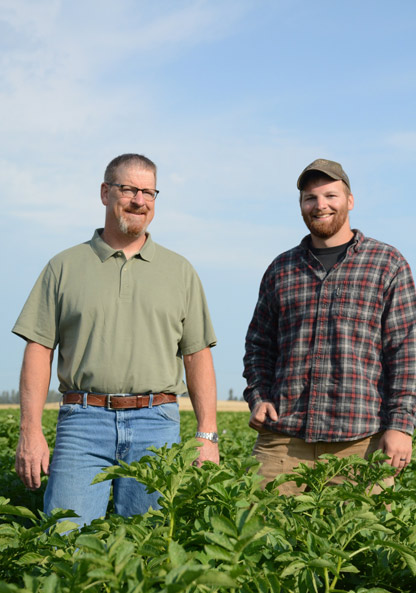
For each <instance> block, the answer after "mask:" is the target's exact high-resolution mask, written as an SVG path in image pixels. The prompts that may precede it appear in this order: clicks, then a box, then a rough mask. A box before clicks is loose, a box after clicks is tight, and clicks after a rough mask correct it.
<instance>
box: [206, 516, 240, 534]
mask: <svg viewBox="0 0 416 593" xmlns="http://www.w3.org/2000/svg"><path fill="white" fill-rule="evenodd" d="M211 524H212V526H213V527H214V529H215V530H217V531H221V532H222V533H225V534H227V535H231V536H233V537H237V535H238V531H237V527H236V526H235V525H234V523H232V521H230V519H228V517H223V516H218V515H215V516H214V517H211Z"/></svg>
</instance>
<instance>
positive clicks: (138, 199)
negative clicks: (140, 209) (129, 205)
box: [132, 189, 146, 206]
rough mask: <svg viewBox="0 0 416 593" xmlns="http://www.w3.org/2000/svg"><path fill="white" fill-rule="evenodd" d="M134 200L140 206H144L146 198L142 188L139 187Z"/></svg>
mask: <svg viewBox="0 0 416 593" xmlns="http://www.w3.org/2000/svg"><path fill="white" fill-rule="evenodd" d="M132 202H135V203H136V204H137V205H138V206H144V205H145V204H146V200H145V199H144V194H143V192H142V190H141V189H139V190H138V192H137V194H136V195H135V196H134V198H132Z"/></svg>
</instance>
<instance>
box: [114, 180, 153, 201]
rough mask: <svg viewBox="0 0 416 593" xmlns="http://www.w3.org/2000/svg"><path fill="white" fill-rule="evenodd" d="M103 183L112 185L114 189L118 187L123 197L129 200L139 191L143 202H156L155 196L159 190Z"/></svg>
mask: <svg viewBox="0 0 416 593" xmlns="http://www.w3.org/2000/svg"><path fill="white" fill-rule="evenodd" d="M104 183H105V184H106V185H114V186H115V187H118V188H119V189H120V191H121V193H122V194H123V197H125V198H129V199H133V198H135V197H136V196H137V193H138V192H139V191H141V192H142V194H143V197H144V199H145V200H149V202H153V200H156V197H157V194H158V193H159V190H157V189H141V188H140V187H134V186H133V185H123V184H121V183H106V182H104Z"/></svg>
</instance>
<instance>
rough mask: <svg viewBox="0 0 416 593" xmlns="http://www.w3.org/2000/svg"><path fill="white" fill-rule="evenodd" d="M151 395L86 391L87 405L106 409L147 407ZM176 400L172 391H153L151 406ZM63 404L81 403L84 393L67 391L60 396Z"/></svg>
mask: <svg viewBox="0 0 416 593" xmlns="http://www.w3.org/2000/svg"><path fill="white" fill-rule="evenodd" d="M150 398H151V395H149V394H146V395H142V394H140V393H135V394H132V395H117V394H115V395H113V394H111V393H87V401H86V403H87V405H88V406H99V407H101V408H107V409H108V410H126V409H129V408H135V409H140V408H148V407H149V402H150ZM173 402H176V395H175V394H174V393H153V401H152V406H160V404H171V403H173ZM62 403H63V404H83V403H84V393H80V392H79V391H67V392H66V393H64V395H63V398H62Z"/></svg>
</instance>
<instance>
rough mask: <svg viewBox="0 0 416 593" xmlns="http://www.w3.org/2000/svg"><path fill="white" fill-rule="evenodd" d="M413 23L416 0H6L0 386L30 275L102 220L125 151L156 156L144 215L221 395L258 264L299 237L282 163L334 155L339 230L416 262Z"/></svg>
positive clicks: (0, 84) (16, 359)
mask: <svg viewBox="0 0 416 593" xmlns="http://www.w3.org/2000/svg"><path fill="white" fill-rule="evenodd" d="M415 28H416V3H415V2H413V0H399V1H398V2H396V3H392V2H391V1H385V0H360V1H358V0H338V1H336V2H334V1H333V0H332V1H326V0H316V1H315V2H310V1H309V0H291V1H289V0H286V1H280V0H275V1H271V0H257V1H254V0H238V1H234V0H222V1H219V0H205V1H203V0H188V1H186V0H183V1H180V0H170V1H168V0H160V1H154V0H149V1H142V0H117V2H116V1H115V0H111V1H110V0H83V1H82V2H81V1H77V0H0V72H1V75H0V112H1V113H2V117H1V119H0V133H1V137H2V142H1V146H0V184H1V201H2V205H3V216H2V217H1V221H0V224H1V240H2V247H3V253H4V254H5V257H4V258H3V259H4V265H3V268H2V274H1V276H2V286H3V289H2V290H1V295H0V298H1V310H2V316H1V330H2V336H3V339H2V341H1V349H2V352H1V357H0V364H1V368H0V379H1V382H0V391H1V390H3V389H4V390H10V389H16V388H17V386H18V378H19V371H20V364H21V358H22V354H23V347H24V343H23V341H22V340H20V339H19V338H17V337H15V336H14V335H12V334H11V333H10V329H11V327H12V325H13V323H14V321H15V319H16V317H17V315H18V314H19V312H20V309H21V307H22V306H23V303H24V301H25V299H26V297H27V295H28V293H29V291H30V289H31V287H32V285H33V283H34V281H35V279H36V278H37V276H38V274H39V273H40V271H41V269H42V268H43V266H44V265H45V264H46V262H47V261H48V259H49V258H50V257H51V256H52V255H53V254H55V253H57V252H59V251H61V250H62V249H65V248H67V247H69V246H71V245H74V244H77V243H80V242H82V241H85V240H87V239H89V238H90V236H91V235H92V234H93V231H94V229H95V228H96V227H100V226H102V224H103V220H104V209H103V206H102V205H101V202H100V198H99V187H100V183H101V181H102V176H103V171H104V169H105V166H106V165H107V163H108V162H109V161H110V160H111V159H112V158H113V157H114V156H116V155H118V154H121V153H123V152H140V153H143V154H145V155H147V156H149V157H150V158H151V159H152V160H154V161H155V162H156V163H157V164H158V167H159V180H158V188H159V190H160V196H159V197H158V202H157V205H156V208H157V212H156V216H155V219H154V221H153V222H152V224H151V227H150V229H149V230H150V231H151V233H152V237H153V238H154V239H155V240H156V241H157V242H159V243H161V244H163V245H165V246H166V247H168V248H170V249H173V250H174V251H178V252H179V253H181V254H182V255H184V256H186V257H187V258H188V259H189V260H190V261H191V262H192V263H193V265H194V266H195V268H196V269H197V271H198V273H199V275H200V277H201V279H202V281H203V284H204V287H205V291H206V293H207V297H208V301H209V306H210V310H211V316H212V319H213V322H214V326H215V330H216V333H217V337H218V346H217V347H216V348H215V349H214V360H215V365H216V371H217V381H218V391H219V398H220V399H226V398H227V397H228V390H229V389H233V391H234V394H235V395H237V396H240V395H241V394H242V391H243V389H244V380H243V378H242V376H241V373H242V356H243V352H244V336H245V333H246V330H247V326H248V323H249V321H250V318H251V315H252V312H253V309H254V306H255V302H256V298H257V293H258V286H259V282H260V280H261V276H262V274H263V272H264V270H265V268H266V267H267V265H268V264H269V263H270V262H271V261H272V259H273V258H274V257H275V256H276V255H277V254H278V253H280V252H282V251H285V250H286V249H289V248H291V247H293V246H294V245H296V244H297V243H298V242H299V241H300V240H301V238H302V237H303V236H304V235H305V234H306V229H305V227H304V224H303V221H302V219H301V217H300V213H299V206H298V195H297V190H296V179H297V177H298V175H299V173H300V172H301V170H302V169H303V168H304V167H305V166H306V165H307V164H308V163H310V162H311V161H312V160H314V159H315V158H318V157H323V158H330V159H333V160H337V161H339V162H341V163H342V164H343V166H344V169H345V170H346V171H347V173H348V175H349V177H350V180H351V185H352V190H353V194H354V197H355V208H354V210H353V212H352V214H351V223H352V226H353V227H355V228H359V229H361V230H362V231H363V232H364V233H365V234H367V235H369V236H372V237H375V238H377V239H380V240H383V241H385V242H387V243H390V244H393V245H395V246H396V247H397V248H398V249H399V250H400V251H401V252H402V253H403V254H404V255H405V257H406V258H407V259H408V261H409V263H410V265H411V267H412V270H413V273H415V270H416V241H415V232H416V231H415V229H416V206H415V198H414V196H413V195H412V194H413V191H414V190H413V183H414V171H415V161H416V121H415V105H416V76H415V74H416V72H415V65H416V41H415V39H416V37H415V33H414V31H415ZM57 384H58V383H57V380H56V377H55V376H54V377H53V379H52V383H51V387H52V388H55V389H56V388H57Z"/></svg>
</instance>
